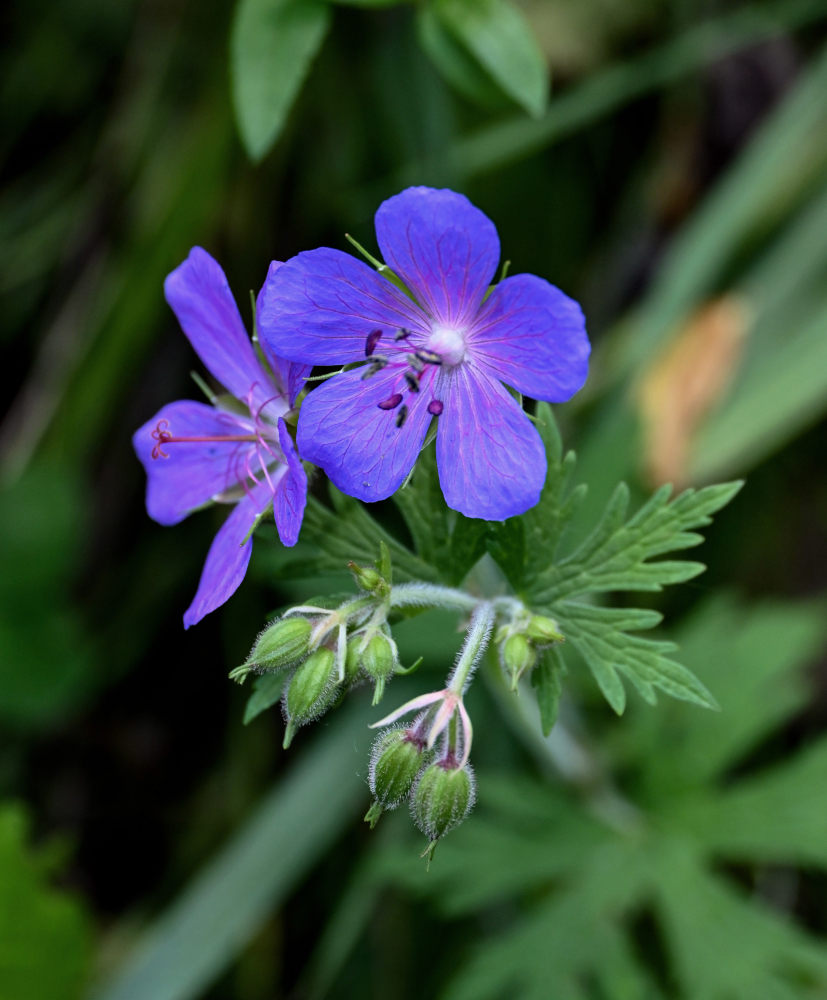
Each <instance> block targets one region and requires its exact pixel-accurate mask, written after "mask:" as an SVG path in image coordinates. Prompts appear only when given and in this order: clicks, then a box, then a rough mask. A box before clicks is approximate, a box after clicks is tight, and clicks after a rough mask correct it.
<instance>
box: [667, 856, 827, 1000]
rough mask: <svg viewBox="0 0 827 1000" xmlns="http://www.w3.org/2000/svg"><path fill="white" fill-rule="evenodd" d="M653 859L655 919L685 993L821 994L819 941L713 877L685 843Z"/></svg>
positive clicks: (823, 968)
mask: <svg viewBox="0 0 827 1000" xmlns="http://www.w3.org/2000/svg"><path fill="white" fill-rule="evenodd" d="M658 861H659V864H658V876H657V879H656V882H655V884H656V886H657V890H658V891H657V901H658V915H659V917H660V920H661V921H662V925H663V927H664V929H665V931H666V935H667V944H668V947H669V951H670V952H671V954H672V960H673V968H674V970H675V972H676V976H677V979H678V982H679V984H680V986H681V987H682V990H683V991H684V995H685V996H688V997H727V998H732V1000H753V998H755V997H757V996H760V997H772V998H776V997H777V998H779V1000H781V998H784V1000H794V998H797V1000H810V998H811V1000H816V998H817V997H821V996H823V995H824V990H825V989H827V948H825V947H824V944H823V942H821V941H817V940H816V939H815V938H811V937H809V936H808V935H807V934H805V933H804V932H803V931H801V930H799V929H798V928H797V927H796V926H795V925H794V924H792V923H791V922H790V921H789V920H787V919H785V918H783V917H781V916H778V915H776V914H774V913H773V912H772V910H770V909H769V907H768V906H767V905H766V904H764V903H762V901H761V900H760V899H757V898H755V897H754V896H753V897H752V898H750V897H746V896H744V895H742V894H741V892H740V891H736V890H735V889H734V888H733V887H732V886H730V885H728V884H727V883H725V882H724V881H723V880H721V879H718V878H716V877H715V876H713V875H711V874H710V873H709V872H708V871H707V870H706V869H705V868H704V867H703V865H702V864H700V863H699V859H698V858H697V856H694V855H693V853H692V852H691V850H687V849H686V847H685V846H683V845H674V846H673V845H671V844H670V845H668V846H667V850H666V851H665V852H664V854H663V855H661V856H660V857H659V858H658ZM807 983H809V986H808V985H805V984H807Z"/></svg>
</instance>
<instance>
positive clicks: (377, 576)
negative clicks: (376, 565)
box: [347, 562, 387, 594]
mask: <svg viewBox="0 0 827 1000" xmlns="http://www.w3.org/2000/svg"><path fill="white" fill-rule="evenodd" d="M347 565H348V569H349V570H350V572H351V573H352V574H353V578H354V579H355V580H356V586H357V587H360V588H361V589H362V590H367V591H368V593H371V594H375V593H379V592H380V591H382V590H383V589H387V584H386V583H385V580H384V577H383V576H382V574H381V573H377V571H376V570H375V569H372V568H371V567H370V566H358V565H357V564H356V563H355V562H349V563H348V564H347Z"/></svg>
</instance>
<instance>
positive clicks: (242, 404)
mask: <svg viewBox="0 0 827 1000" xmlns="http://www.w3.org/2000/svg"><path fill="white" fill-rule="evenodd" d="M280 266H281V265H280V264H278V263H276V262H274V263H273V264H271V265H270V271H269V274H268V277H272V276H273V275H274V274H275V272H276V271H277V270H278V268H279V267H280ZM164 292H165V294H166V298H167V302H169V304H170V305H171V306H172V309H173V312H174V313H175V315H176V316H177V317H178V322H179V323H180V324H181V328H182V329H183V331H184V333H185V334H186V335H187V337H188V339H189V341H190V343H191V344H192V346H193V347H194V348H195V351H196V353H197V354H198V356H199V357H200V358H201V360H202V361H203V362H204V364H205V366H206V367H207V369H208V370H209V371H210V372H211V374H212V375H213V376H214V377H215V378H216V379H217V380H218V381H219V382H220V383H221V384H222V385H223V386H225V387H226V388H227V389H228V390H229V392H230V393H231V394H232V397H234V398H232V397H230V396H223V397H222V396H219V397H217V398H216V399H215V400H214V401H213V405H212V406H209V405H207V404H206V403H194V402H190V401H189V400H179V401H178V402H175V403H169V404H168V405H167V406H164V407H163V408H162V409H161V410H159V411H158V413H156V415H155V416H154V417H153V418H152V419H151V420H149V421H147V423H145V424H144V425H143V427H141V428H140V430H138V431H136V433H135V434H134V436H133V438H132V443H133V446H134V448H135V451H136V453H137V455H138V458H139V459H140V460H141V462H142V463H143V466H144V468H145V469H146V474H147V491H146V508H147V511H148V512H149V516H150V517H152V518H154V519H155V520H156V521H158V522H159V523H160V524H177V523H178V522H179V521H181V520H183V519H184V518H185V517H186V516H187V515H188V514H189V513H190V512H191V511H193V510H195V509H197V508H198V507H202V506H203V505H205V504H206V503H208V502H209V501H211V500H215V501H220V502H226V503H234V504H235V507H234V509H233V510H232V512H231V513H230V515H229V517H228V518H227V520H226V521H225V522H224V524H223V525H222V527H221V528H220V529H219V531H218V534H217V535H216V536H215V539H214V540H213V543H212V545H211V546H210V551H209V553H208V554H207V561H206V563H205V564H204V570H203V572H202V574H201V582H200V583H199V585H198V591H197V593H196V595H195V598H194V599H193V602H192V604H191V605H190V606H189V608H187V610H186V612H185V614H184V627H185V628H189V627H190V625H194V624H195V623H196V622H199V621H200V620H201V619H202V618H203V617H204V615H207V614H209V613H210V611H214V610H215V609H216V608H217V607H219V606H220V605H221V604H223V603H224V602H225V601H226V600H227V599H228V598H229V597H230V596H231V595H232V594H233V593H234V592H235V591H236V589H237V588H238V586H239V584H240V583H241V581H242V580H243V579H244V574H245V573H246V571H247V565H248V563H249V562H250V554H251V552H252V549H253V543H252V539H251V538H250V537H249V536H250V535H251V533H252V529H253V527H254V525H255V523H256V520H257V518H258V517H259V515H260V514H261V513H262V512H263V511H264V510H265V509H266V508H267V507H268V506H269V505H270V504H272V505H273V511H274V514H275V520H276V527H277V529H278V533H279V537H280V538H281V540H282V542H283V543H284V544H285V545H295V544H296V540H297V539H298V536H299V529H300V528H301V522H302V516H303V515H304V505H305V498H306V493H307V479H306V477H305V474H304V469H303V468H302V464H301V462H300V461H299V457H298V455H297V454H296V449H295V447H294V445H293V442H292V440H291V438H290V434H289V433H288V431H287V427H286V425H285V423H284V420H283V417H284V415H285V414H286V413H287V412H288V411H289V410H290V407H291V405H292V403H293V401H294V399H295V397H296V395H297V394H298V391H299V390H300V389H301V388H302V386H303V378H304V376H305V375H306V374H307V372H308V370H309V369H308V367H307V366H303V365H296V364H293V363H291V362H289V361H284V360H282V359H281V358H280V357H277V356H276V355H275V354H273V353H271V352H270V351H269V350H267V349H266V348H265V355H266V358H267V361H268V363H269V365H270V369H271V372H272V374H271V373H270V372H267V371H266V370H265V368H264V366H263V365H262V364H261V362H260V361H259V360H258V358H257V357H256V353H255V351H254V349H253V345H252V344H251V342H250V339H249V337H248V336H247V333H246V331H245V329H244V324H243V322H242V319H241V316H240V314H239V311H238V307H237V306H236V304H235V299H234V298H233V295H232V292H231V291H230V288H229V285H228V284H227V279H226V277H225V276H224V272H223V271H222V270H221V267H220V266H219V265H218V263H216V261H215V260H213V258H212V257H211V256H210V255H209V254H208V253H207V252H206V251H205V250H202V249H201V248H200V247H193V249H192V250H191V251H190V255H189V257H188V258H187V259H186V260H185V261H184V263H183V264H181V265H180V266H179V267H177V268H176V269H175V270H174V271H173V272H172V274H170V275H169V276H168V277H167V279H166V282H165V283H164Z"/></svg>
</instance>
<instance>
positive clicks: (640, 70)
mask: <svg viewBox="0 0 827 1000" xmlns="http://www.w3.org/2000/svg"><path fill="white" fill-rule="evenodd" d="M468 2H469V3H470V2H472V0H468ZM823 19H824V4H823V2H822V0H777V2H776V3H773V4H764V5H762V7H761V8H760V9H759V8H758V7H757V6H756V5H754V4H749V5H746V6H742V7H741V8H739V9H738V10H736V11H733V12H732V13H729V14H726V15H723V16H721V17H718V18H710V19H709V20H708V21H707V22H706V23H702V24H699V25H697V27H692V28H689V29H687V30H685V31H683V32H681V34H680V35H678V37H676V38H674V39H670V40H669V41H667V42H666V43H665V44H663V45H660V46H657V47H656V48H654V49H653V50H652V51H651V52H647V53H645V54H644V55H642V56H639V57H637V58H635V59H630V60H628V61H627V62H623V63H619V64H616V65H614V66H608V67H606V68H605V69H602V70H600V71H599V72H595V73H592V74H590V75H589V76H588V77H587V78H586V79H585V80H584V81H583V82H582V83H580V84H578V85H576V86H574V87H572V88H571V89H570V90H568V91H567V92H566V93H564V94H561V95H560V96H558V97H556V98H555V100H554V102H553V103H552V105H551V107H550V108H549V109H548V111H546V112H545V114H544V115H543V117H542V118H540V119H539V120H538V121H526V120H525V119H516V118H515V119H514V120H513V121H507V122H504V123H501V124H500V123H498V124H496V125H488V126H485V127H483V128H481V129H478V130H477V131H476V132H472V133H471V134H470V135H467V136H466V137H464V138H462V139H460V140H459V141H457V142H456V143H455V144H454V145H453V146H452V148H451V149H450V150H449V151H448V154H447V155H448V158H449V160H450V162H451V164H452V167H453V168H454V170H456V171H457V173H458V174H459V175H460V177H462V178H464V179H466V180H468V179H470V178H471V177H475V176H477V175H479V174H484V173H488V172H490V171H493V170H496V169H498V168H500V167H503V166H505V165H507V164H509V163H514V162H515V161H519V160H522V159H525V158H526V157H528V156H530V155H532V154H533V153H537V152H539V151H540V150H542V149H546V148H547V147H548V146H550V145H551V144H552V143H554V142H556V141H558V140H560V139H563V138H565V137H566V136H568V135H570V134H571V133H572V132H575V131H577V130H578V129H582V128H584V127H585V126H586V125H589V124H591V123H592V122H594V121H595V120H596V119H597V118H600V117H602V116H605V115H608V114H610V113H611V112H612V111H614V110H616V109H617V108H620V107H623V106H624V105H625V104H627V103H629V102H631V101H633V100H634V99H635V98H637V97H640V96H642V95H643V94H646V93H650V92H652V91H654V90H657V89H658V88H660V87H665V86H666V85H667V84H669V83H671V82H672V81H675V80H678V79H680V78H681V77H682V76H686V75H688V74H690V73H692V72H694V71H697V70H698V69H699V68H700V67H702V66H705V65H709V64H712V63H714V62H716V60H719V59H722V58H723V57H724V56H726V55H727V54H729V53H731V52H734V51H737V50H738V49H741V48H747V47H749V46H750V45H754V44H757V43H758V42H760V41H762V40H763V39H766V38H773V37H776V36H777V35H779V34H782V33H783V32H784V31H786V30H792V29H794V28H796V27H799V26H801V25H806V24H809V23H811V22H815V21H819V20H823ZM788 148H789V147H788ZM422 169H423V168H422V164H420V163H417V164H413V163H411V164H409V165H407V166H406V167H405V168H404V169H403V170H402V171H401V173H402V175H403V176H404V177H406V178H408V179H411V180H412V181H413V180H414V179H415V178H417V177H419V176H421V172H422Z"/></svg>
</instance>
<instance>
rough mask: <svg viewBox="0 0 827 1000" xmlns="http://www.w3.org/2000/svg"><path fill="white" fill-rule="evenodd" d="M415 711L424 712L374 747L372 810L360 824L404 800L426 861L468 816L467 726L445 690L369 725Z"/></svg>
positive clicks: (456, 698) (470, 790)
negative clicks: (420, 837)
mask: <svg viewBox="0 0 827 1000" xmlns="http://www.w3.org/2000/svg"><path fill="white" fill-rule="evenodd" d="M421 708H425V711H423V712H420V714H419V715H417V717H416V718H415V720H414V722H413V723H412V724H411V725H410V726H408V727H407V728H402V727H400V726H393V727H392V728H389V729H385V730H383V731H382V732H381V733H380V734H379V736H377V738H376V740H375V741H374V744H373V750H372V752H371V763H370V771H369V774H368V782H369V784H370V790H371V792H372V793H373V804H372V805H371V807H370V809H369V810H368V812H367V814H366V815H365V820H366V821H367V822H368V823H370V825H371V827H373V826H375V825H376V822H377V820H378V819H379V817H380V816H381V815H382V813H383V812H384V811H385V810H388V809H395V808H396V807H397V806H398V805H399V804H400V803H401V802H402V801H403V800H405V799H407V800H408V802H409V805H410V810H411V816H412V817H413V820H414V822H415V823H416V825H417V826H418V827H419V829H420V830H421V831H422V833H424V834H425V836H426V837H427V838H428V847H427V849H426V853H427V854H428V856H429V858H430V857H431V856H432V855H433V852H434V849H435V847H436V844H437V841H438V840H440V839H441V838H442V837H444V836H445V834H446V833H448V832H449V830H452V829H453V828H454V827H455V826H458V825H459V824H460V823H461V822H462V821H463V820H464V819H465V817H466V816H467V815H468V813H469V812H470V811H471V807H472V806H473V804H474V796H475V791H474V790H475V782H474V773H473V770H472V768H471V765H470V764H469V763H468V755H469V753H470V750H471V720H470V719H469V717H468V713H467V712H466V710H465V706H464V705H463V703H462V698H461V696H460V695H458V694H457V693H456V692H455V691H453V690H451V689H450V688H446V689H445V690H444V691H435V692H432V693H430V694H426V695H421V696H420V697H419V698H414V699H413V700H412V701H410V702H407V703H406V704H405V705H403V706H402V707H401V708H399V709H397V710H396V711H395V712H393V713H391V715H389V716H388V717H387V718H386V719H382V720H381V721H380V722H378V723H376V724H375V725H376V726H382V725H386V724H388V723H392V722H394V721H395V720H397V719H398V718H399V717H400V716H402V715H405V714H407V713H409V712H412V711H416V710H418V709H421ZM437 742H438V743H439V746H438V748H437V746H436V744H437Z"/></svg>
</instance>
